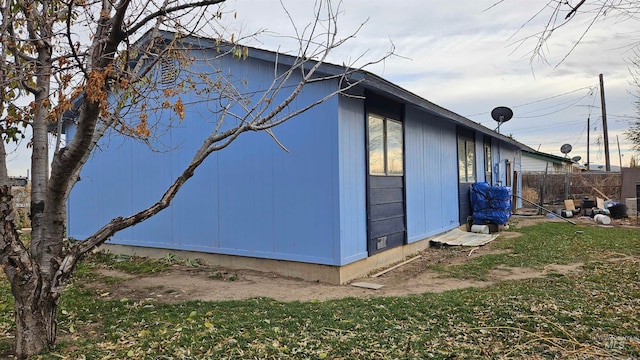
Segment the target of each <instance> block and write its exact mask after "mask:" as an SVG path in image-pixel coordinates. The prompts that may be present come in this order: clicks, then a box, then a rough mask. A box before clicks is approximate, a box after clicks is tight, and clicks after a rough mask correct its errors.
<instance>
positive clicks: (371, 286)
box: [351, 282, 384, 290]
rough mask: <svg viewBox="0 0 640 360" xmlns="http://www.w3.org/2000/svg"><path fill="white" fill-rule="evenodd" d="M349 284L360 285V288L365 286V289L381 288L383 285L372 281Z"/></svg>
mask: <svg viewBox="0 0 640 360" xmlns="http://www.w3.org/2000/svg"><path fill="white" fill-rule="evenodd" d="M351 286H355V287H361V288H365V289H372V290H378V289H380V288H382V287H383V286H384V285H380V284H374V283H369V282H356V283H353V284H351Z"/></svg>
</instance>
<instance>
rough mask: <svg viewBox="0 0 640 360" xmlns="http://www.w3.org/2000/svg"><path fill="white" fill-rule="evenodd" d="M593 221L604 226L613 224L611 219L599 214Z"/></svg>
mask: <svg viewBox="0 0 640 360" xmlns="http://www.w3.org/2000/svg"><path fill="white" fill-rule="evenodd" d="M593 220H594V221H595V222H596V224H602V225H609V224H611V218H610V217H608V216H607V215H603V214H597V215H596V216H594V217H593Z"/></svg>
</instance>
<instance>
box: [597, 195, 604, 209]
mask: <svg viewBox="0 0 640 360" xmlns="http://www.w3.org/2000/svg"><path fill="white" fill-rule="evenodd" d="M596 206H597V207H598V209H601V210H604V199H603V198H599V197H597V198H596Z"/></svg>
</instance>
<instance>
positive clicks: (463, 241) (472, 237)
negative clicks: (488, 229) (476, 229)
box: [431, 229, 498, 246]
mask: <svg viewBox="0 0 640 360" xmlns="http://www.w3.org/2000/svg"><path fill="white" fill-rule="evenodd" d="M497 237H498V234H477V233H472V232H466V231H462V230H460V229H453V230H451V231H449V232H447V233H445V234H443V235H440V236H438V237H436V238H434V239H433V240H431V241H432V242H434V243H440V244H445V245H449V246H482V245H485V244H487V243H489V242H491V241H493V240H495V239H496V238H497Z"/></svg>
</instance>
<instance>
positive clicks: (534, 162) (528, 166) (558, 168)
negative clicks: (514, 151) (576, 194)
mask: <svg viewBox="0 0 640 360" xmlns="http://www.w3.org/2000/svg"><path fill="white" fill-rule="evenodd" d="M522 171H527V172H545V171H547V172H548V173H549V174H556V173H557V174H564V173H566V172H567V166H564V165H563V164H559V163H557V162H553V161H545V160H543V159H538V158H535V157H532V156H527V155H523V156H522Z"/></svg>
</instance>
